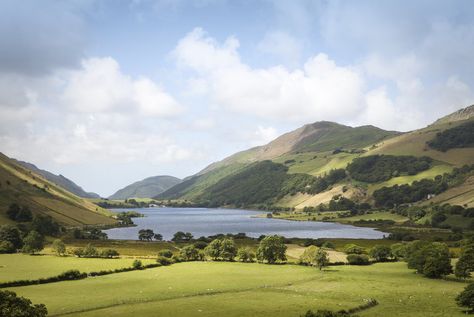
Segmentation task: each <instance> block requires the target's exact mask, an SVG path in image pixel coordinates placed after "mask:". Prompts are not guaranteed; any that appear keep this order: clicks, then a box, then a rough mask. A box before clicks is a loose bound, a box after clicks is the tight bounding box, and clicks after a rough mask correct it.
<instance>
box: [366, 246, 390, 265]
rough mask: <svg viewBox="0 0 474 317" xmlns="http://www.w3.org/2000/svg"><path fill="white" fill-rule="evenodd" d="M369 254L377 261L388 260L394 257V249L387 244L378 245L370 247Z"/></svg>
mask: <svg viewBox="0 0 474 317" xmlns="http://www.w3.org/2000/svg"><path fill="white" fill-rule="evenodd" d="M369 255H370V256H371V257H372V258H373V259H374V260H375V261H377V262H386V261H388V260H389V259H390V258H391V257H392V250H391V249H390V247H388V246H386V245H376V246H374V247H373V248H372V249H370V252H369Z"/></svg>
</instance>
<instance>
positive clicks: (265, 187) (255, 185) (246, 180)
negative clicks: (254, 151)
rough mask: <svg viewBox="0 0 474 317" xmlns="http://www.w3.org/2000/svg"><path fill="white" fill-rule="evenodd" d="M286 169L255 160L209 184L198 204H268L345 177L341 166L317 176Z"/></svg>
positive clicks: (272, 163) (331, 183) (271, 163)
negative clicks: (295, 172)
mask: <svg viewBox="0 0 474 317" xmlns="http://www.w3.org/2000/svg"><path fill="white" fill-rule="evenodd" d="M287 172H288V167H286V166H285V165H282V164H277V163H274V162H271V161H262V162H258V163H255V164H253V165H251V166H249V167H248V168H246V169H245V170H243V171H241V172H239V173H237V174H234V175H231V176H228V177H225V178H224V179H222V180H220V181H219V182H217V183H216V184H215V185H213V186H211V187H210V188H209V189H208V190H207V191H206V193H205V194H203V195H202V196H201V197H200V198H199V201H200V202H199V203H200V204H201V205H207V206H209V207H217V206H223V205H235V206H238V207H243V206H249V205H260V204H271V203H273V202H275V201H276V200H278V199H280V198H282V197H284V196H285V195H294V194H296V193H299V192H301V193H309V194H317V193H320V192H322V191H324V190H326V189H328V188H329V187H330V186H331V185H333V184H335V183H337V182H339V181H341V180H342V179H344V178H345V177H346V173H345V170H343V169H336V170H332V171H330V172H329V173H328V174H327V175H324V176H321V177H314V176H311V175H307V174H288V173H287Z"/></svg>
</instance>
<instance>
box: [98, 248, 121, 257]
mask: <svg viewBox="0 0 474 317" xmlns="http://www.w3.org/2000/svg"><path fill="white" fill-rule="evenodd" d="M119 255H120V254H119V253H118V251H117V250H114V249H105V250H103V251H102V252H100V257H101V258H108V259H112V258H115V257H118V256H119Z"/></svg>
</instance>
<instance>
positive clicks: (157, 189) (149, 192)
mask: <svg viewBox="0 0 474 317" xmlns="http://www.w3.org/2000/svg"><path fill="white" fill-rule="evenodd" d="M179 183H181V180H180V179H179V178H176V177H173V176H152V177H148V178H145V179H143V180H141V181H138V182H135V183H133V184H130V185H128V186H125V187H124V188H122V189H120V190H118V191H117V192H116V193H115V194H113V195H111V196H110V197H109V199H128V198H152V197H155V196H156V195H158V194H161V193H162V192H164V191H165V190H167V189H169V188H171V187H173V186H175V185H177V184H179Z"/></svg>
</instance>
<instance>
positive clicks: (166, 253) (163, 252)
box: [158, 250, 173, 259]
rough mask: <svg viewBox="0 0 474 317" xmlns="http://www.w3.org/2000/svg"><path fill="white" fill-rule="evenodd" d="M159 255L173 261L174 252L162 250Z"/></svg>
mask: <svg viewBox="0 0 474 317" xmlns="http://www.w3.org/2000/svg"><path fill="white" fill-rule="evenodd" d="M158 255H159V256H163V257H165V258H170V259H171V257H172V256H173V252H171V250H161V251H160V252H158Z"/></svg>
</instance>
